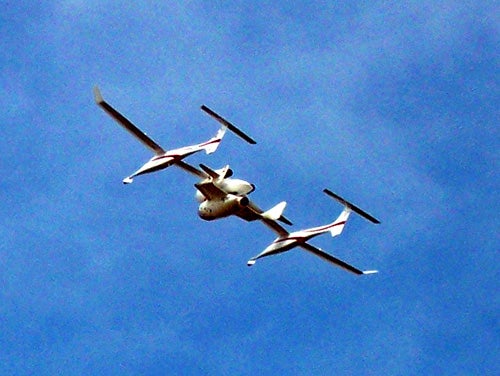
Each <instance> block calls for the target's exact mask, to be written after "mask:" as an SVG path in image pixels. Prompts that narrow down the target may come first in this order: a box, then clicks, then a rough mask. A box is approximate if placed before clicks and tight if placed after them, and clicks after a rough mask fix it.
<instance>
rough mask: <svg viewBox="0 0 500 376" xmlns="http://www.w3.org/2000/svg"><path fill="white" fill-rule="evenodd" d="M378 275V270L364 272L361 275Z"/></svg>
mask: <svg viewBox="0 0 500 376" xmlns="http://www.w3.org/2000/svg"><path fill="white" fill-rule="evenodd" d="M377 273H378V270H365V271H364V272H363V275H365V274H366V275H367V274H377Z"/></svg>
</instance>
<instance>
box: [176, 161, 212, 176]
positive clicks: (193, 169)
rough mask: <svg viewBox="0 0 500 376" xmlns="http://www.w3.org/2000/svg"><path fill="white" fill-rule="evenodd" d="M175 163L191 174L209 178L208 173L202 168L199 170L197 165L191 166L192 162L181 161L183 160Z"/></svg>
mask: <svg viewBox="0 0 500 376" xmlns="http://www.w3.org/2000/svg"><path fill="white" fill-rule="evenodd" d="M174 165H175V166H177V167H179V168H182V169H183V170H184V171H187V172H189V173H190V174H193V175H195V176H198V177H199V178H201V179H206V178H208V175H207V174H206V173H205V172H203V171H201V170H198V169H197V168H196V167H194V166H191V165H190V164H188V163H186V162H184V161H181V160H178V161H175V162H174Z"/></svg>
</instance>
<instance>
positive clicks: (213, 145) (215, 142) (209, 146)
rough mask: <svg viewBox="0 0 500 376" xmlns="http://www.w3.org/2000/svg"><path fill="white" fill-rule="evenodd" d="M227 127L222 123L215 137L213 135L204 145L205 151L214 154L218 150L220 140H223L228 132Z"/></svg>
mask: <svg viewBox="0 0 500 376" xmlns="http://www.w3.org/2000/svg"><path fill="white" fill-rule="evenodd" d="M226 131H227V127H226V126H224V125H222V126H221V127H220V129H219V130H218V131H217V134H216V135H215V137H212V138H211V139H210V140H208V141H207V142H206V143H205V145H203V148H204V149H205V152H206V153H207V154H212V153H213V152H214V151H216V150H217V148H218V147H219V144H220V142H221V141H222V138H223V137H224V135H225V134H226Z"/></svg>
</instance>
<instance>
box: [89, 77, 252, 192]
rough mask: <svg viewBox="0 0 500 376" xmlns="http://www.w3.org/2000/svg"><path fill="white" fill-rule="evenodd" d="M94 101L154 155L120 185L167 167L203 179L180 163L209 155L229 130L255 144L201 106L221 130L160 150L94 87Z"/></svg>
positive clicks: (234, 127)
mask: <svg viewBox="0 0 500 376" xmlns="http://www.w3.org/2000/svg"><path fill="white" fill-rule="evenodd" d="M94 98H95V101H96V103H97V104H98V105H99V106H100V107H101V108H102V109H103V110H104V111H106V112H107V113H108V114H109V115H110V116H111V117H112V118H113V119H115V120H116V121H117V122H118V123H119V124H120V125H121V126H123V127H124V128H125V129H126V130H127V131H129V132H130V133H131V134H132V135H134V136H135V137H136V138H137V139H138V140H139V141H141V142H142V143H143V144H144V145H145V146H146V147H148V148H149V149H151V150H152V151H153V152H154V154H155V155H154V156H153V157H152V158H151V159H150V160H149V161H148V162H146V163H145V164H144V165H143V166H142V167H141V168H140V169H138V170H137V171H136V172H134V173H133V174H132V175H130V176H128V177H126V178H125V179H123V183H124V184H129V183H132V181H133V179H134V177H136V176H138V175H142V174H147V173H150V172H154V171H158V170H162V169H164V168H167V167H169V166H171V165H177V166H178V167H180V168H183V169H184V170H186V171H188V172H190V173H193V174H195V175H198V176H200V177H205V176H204V175H199V170H197V169H193V167H191V166H189V165H188V164H185V163H184V162H182V160H183V159H184V158H186V157H187V156H189V155H191V154H194V153H197V152H199V151H202V150H205V152H206V153H207V154H211V153H213V152H214V151H215V150H216V149H217V147H218V146H219V144H220V142H221V141H222V138H223V137H224V135H225V133H226V130H227V129H229V130H230V131H232V132H233V133H235V134H236V135H238V136H240V137H241V138H242V139H244V140H245V141H247V142H248V143H250V144H255V143H256V142H255V141H254V140H253V139H252V138H251V137H249V136H247V135H246V134H245V133H243V132H242V131H241V130H239V129H238V128H236V126H234V125H233V124H231V123H230V122H229V121H227V120H226V119H224V118H223V117H221V116H220V115H218V114H217V113H215V112H214V111H212V110H211V109H209V108H208V107H206V106H205V105H203V106H201V109H202V110H203V111H205V112H206V113H207V114H209V115H210V116H212V117H213V118H214V119H215V120H217V121H218V122H219V123H221V127H220V129H219V131H218V132H217V134H216V135H215V136H214V137H212V138H211V139H210V140H208V141H205V142H202V143H200V144H197V145H191V146H185V147H182V148H179V149H173V150H168V151H166V150H164V149H163V148H162V147H161V146H160V145H158V144H157V143H156V142H155V141H153V140H152V139H151V138H150V137H149V136H148V135H146V134H145V133H144V132H142V131H141V130H140V129H139V128H137V127H136V126H135V125H134V124H132V122H131V121H130V120H128V119H127V118H126V117H125V116H123V115H122V114H121V113H119V112H118V111H117V110H115V109H114V108H113V107H112V106H111V105H110V104H109V103H107V102H106V101H105V100H104V99H103V97H102V95H101V92H100V90H99V88H98V87H97V86H95V87H94Z"/></svg>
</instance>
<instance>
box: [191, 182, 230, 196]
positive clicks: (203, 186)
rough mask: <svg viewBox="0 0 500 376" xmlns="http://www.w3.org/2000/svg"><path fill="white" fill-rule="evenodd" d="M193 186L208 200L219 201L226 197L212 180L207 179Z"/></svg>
mask: <svg viewBox="0 0 500 376" xmlns="http://www.w3.org/2000/svg"><path fill="white" fill-rule="evenodd" d="M194 186H195V187H196V189H197V190H199V191H200V192H201V194H202V195H203V196H205V197H206V198H207V199H208V200H215V199H220V198H224V197H226V196H227V193H226V192H224V191H223V190H222V189H220V188H218V187H217V186H216V185H215V184H214V183H213V180H212V179H207V180H205V181H202V182H201V183H196V184H195V185H194Z"/></svg>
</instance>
